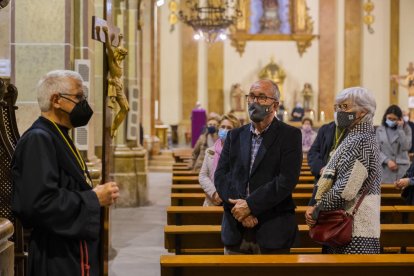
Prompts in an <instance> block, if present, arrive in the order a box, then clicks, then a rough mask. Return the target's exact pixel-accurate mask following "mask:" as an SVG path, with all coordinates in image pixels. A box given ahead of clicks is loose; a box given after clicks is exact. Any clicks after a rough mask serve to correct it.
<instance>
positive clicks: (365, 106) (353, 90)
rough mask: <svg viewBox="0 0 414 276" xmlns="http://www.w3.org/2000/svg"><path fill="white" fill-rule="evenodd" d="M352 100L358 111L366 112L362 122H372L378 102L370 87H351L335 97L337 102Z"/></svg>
mask: <svg viewBox="0 0 414 276" xmlns="http://www.w3.org/2000/svg"><path fill="white" fill-rule="evenodd" d="M346 100H350V101H351V102H352V104H353V107H354V109H355V110H356V111H362V112H366V113H367V114H366V115H365V116H364V118H363V119H362V121H361V122H371V123H372V119H373V118H374V115H375V109H376V108H377V104H376V102H375V98H374V96H373V95H372V93H371V92H369V91H368V89H366V88H363V87H350V88H346V89H344V90H342V91H341V92H340V93H339V94H338V95H337V96H336V99H335V102H336V103H337V104H341V103H343V102H344V101H346Z"/></svg>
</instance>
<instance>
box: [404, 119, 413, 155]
mask: <svg viewBox="0 0 414 276" xmlns="http://www.w3.org/2000/svg"><path fill="white" fill-rule="evenodd" d="M403 115H404V116H403V119H404V122H406V123H407V124H408V126H409V127H410V128H411V141H412V143H411V149H410V150H409V151H408V153H414V123H413V122H411V121H410V116H409V113H408V112H407V111H404V112H403Z"/></svg>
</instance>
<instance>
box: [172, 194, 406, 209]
mask: <svg viewBox="0 0 414 276" xmlns="http://www.w3.org/2000/svg"><path fill="white" fill-rule="evenodd" d="M311 196H312V193H293V194H292V197H293V200H294V201H295V204H296V205H297V206H306V205H308V203H309V200H310V198H311ZM204 198H205V194H204V193H172V194H171V206H201V205H203V202H204ZM404 204H405V202H404V200H403V199H402V198H401V196H400V194H382V195H381V205H384V206H393V205H404Z"/></svg>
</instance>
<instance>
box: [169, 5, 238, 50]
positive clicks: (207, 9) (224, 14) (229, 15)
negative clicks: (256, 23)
mask: <svg viewBox="0 0 414 276" xmlns="http://www.w3.org/2000/svg"><path fill="white" fill-rule="evenodd" d="M169 7H170V11H171V14H170V24H171V25H172V29H173V26H174V24H175V23H177V21H178V20H177V18H178V19H179V20H181V21H182V22H183V23H185V24H187V25H188V26H190V27H192V28H193V30H194V39H196V40H201V39H203V40H205V41H207V42H215V41H217V40H225V39H226V38H227V29H228V28H229V27H230V26H232V25H234V24H236V22H237V20H238V18H240V17H241V11H240V9H239V0H186V1H185V7H184V9H182V10H180V11H178V16H177V4H176V1H174V0H172V1H170V4H169Z"/></svg>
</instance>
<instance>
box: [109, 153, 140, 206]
mask: <svg viewBox="0 0 414 276" xmlns="http://www.w3.org/2000/svg"><path fill="white" fill-rule="evenodd" d="M146 155H147V151H146V150H145V149H143V148H133V149H131V148H128V147H116V148H115V151H114V156H113V158H114V160H113V161H114V162H113V164H114V173H111V174H110V178H111V179H113V180H114V181H115V182H116V183H117V184H118V186H119V189H120V196H119V198H118V199H117V202H116V207H136V206H141V205H145V204H146V203H147V202H148V190H147V158H146Z"/></svg>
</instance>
